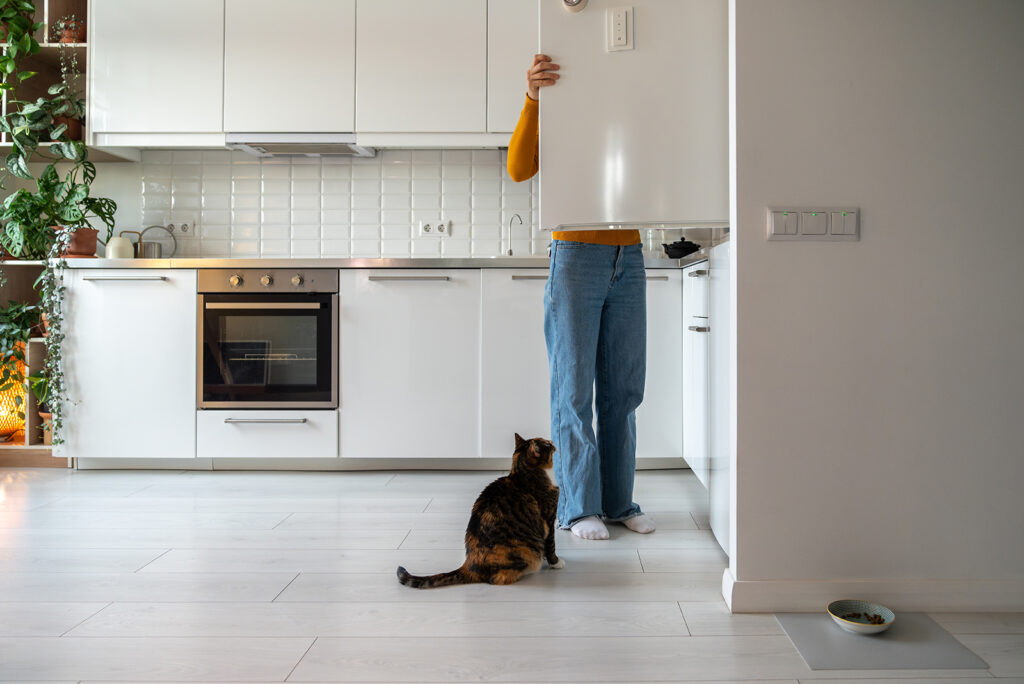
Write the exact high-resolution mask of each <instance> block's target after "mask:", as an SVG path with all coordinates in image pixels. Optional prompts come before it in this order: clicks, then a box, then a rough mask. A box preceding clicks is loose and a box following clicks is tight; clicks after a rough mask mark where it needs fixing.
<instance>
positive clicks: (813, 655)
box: [775, 612, 988, 670]
mask: <svg viewBox="0 0 1024 684" xmlns="http://www.w3.org/2000/svg"><path fill="white" fill-rule="evenodd" d="M775 617H776V618H778V620H779V624H781V625H782V629H784V630H785V631H786V634H788V635H789V638H790V639H792V641H793V644H794V645H795V646H796V649H797V651H799V652H800V655H801V657H803V659H804V662H806V663H807V666H808V667H809V668H811V669H812V670H970V669H980V670H987V669H988V664H987V663H986V662H985V661H984V660H982V659H981V658H979V657H978V656H977V655H975V654H974V652H973V651H971V650H970V649H968V648H967V647H966V646H964V645H963V644H961V643H960V642H959V641H957V640H956V639H954V638H953V635H952V634H950V633H949V632H947V631H946V630H944V629H943V628H942V627H940V626H939V625H938V623H936V622H935V621H934V620H932V619H931V618H930V617H928V616H927V615H925V614H924V613H898V614H897V615H896V622H894V623H893V625H892V627H890V628H889V629H888V630H886V631H885V632H882V633H881V634H871V635H865V634H851V633H850V632H847V631H846V630H844V629H842V628H841V627H840V626H839V625H837V624H836V623H835V622H833V621H832V618H831V617H829V615H828V614H827V613H824V612H822V613H780V614H778V615H776V616H775Z"/></svg>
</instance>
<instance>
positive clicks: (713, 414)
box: [708, 242, 733, 553]
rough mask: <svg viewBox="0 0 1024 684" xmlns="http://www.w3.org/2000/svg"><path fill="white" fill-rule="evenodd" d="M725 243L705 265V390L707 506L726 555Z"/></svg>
mask: <svg viewBox="0 0 1024 684" xmlns="http://www.w3.org/2000/svg"><path fill="white" fill-rule="evenodd" d="M730 247H731V243H729V242H726V243H724V244H721V245H718V246H717V247H715V248H713V249H712V250H711V253H710V255H709V256H710V260H709V262H708V271H709V277H710V282H709V283H708V298H709V310H708V323H709V326H710V328H711V331H710V332H709V333H708V378H709V382H708V389H709V392H708V394H709V396H710V402H709V413H708V415H709V419H710V420H709V425H710V428H709V445H710V454H711V467H710V475H709V480H708V505H709V514H710V517H711V531H712V532H714V534H715V538H716V539H718V543H719V544H720V545H721V546H722V549H723V550H724V551H725V552H726V553H730V550H729V544H730V537H731V532H730V522H729V516H730V505H731V504H730V495H729V491H730V489H729V473H730V470H731V468H732V465H731V461H732V406H733V398H732V388H733V375H732V360H731V354H730V345H731V341H730V336H731V328H732V320H731V313H730V310H731V304H730V302H731V288H732V285H731V282H730V275H729V274H730V265H729V250H730Z"/></svg>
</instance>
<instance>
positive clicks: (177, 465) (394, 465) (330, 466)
mask: <svg viewBox="0 0 1024 684" xmlns="http://www.w3.org/2000/svg"><path fill="white" fill-rule="evenodd" d="M511 462H512V460H511V457H509V458H80V459H78V461H77V467H78V469H79V470H116V469H128V470H331V471H338V470H504V471H507V470H508V468H509V464H510V463H511ZM686 467H687V466H686V462H685V461H683V459H681V458H641V459H638V460H637V464H636V469H637V470H663V469H685V468H686Z"/></svg>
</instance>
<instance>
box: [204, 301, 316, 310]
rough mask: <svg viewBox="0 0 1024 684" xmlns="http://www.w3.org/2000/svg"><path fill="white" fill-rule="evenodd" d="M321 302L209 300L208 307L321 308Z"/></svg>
mask: <svg viewBox="0 0 1024 684" xmlns="http://www.w3.org/2000/svg"><path fill="white" fill-rule="evenodd" d="M320 307H321V304H320V302H207V303H206V308H207V309H319V308H320Z"/></svg>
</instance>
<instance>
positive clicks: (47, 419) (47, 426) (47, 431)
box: [39, 411, 53, 446]
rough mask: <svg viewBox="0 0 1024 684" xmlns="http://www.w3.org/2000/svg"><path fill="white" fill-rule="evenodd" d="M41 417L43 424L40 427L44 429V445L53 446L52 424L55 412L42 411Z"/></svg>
mask: <svg viewBox="0 0 1024 684" xmlns="http://www.w3.org/2000/svg"><path fill="white" fill-rule="evenodd" d="M39 417H40V418H42V419H43V424H42V425H41V426H40V427H39V429H40V430H42V431H43V445H44V446H51V445H52V444H53V426H52V424H51V421H52V420H53V414H52V413H43V412H42V411H40V412H39Z"/></svg>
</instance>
